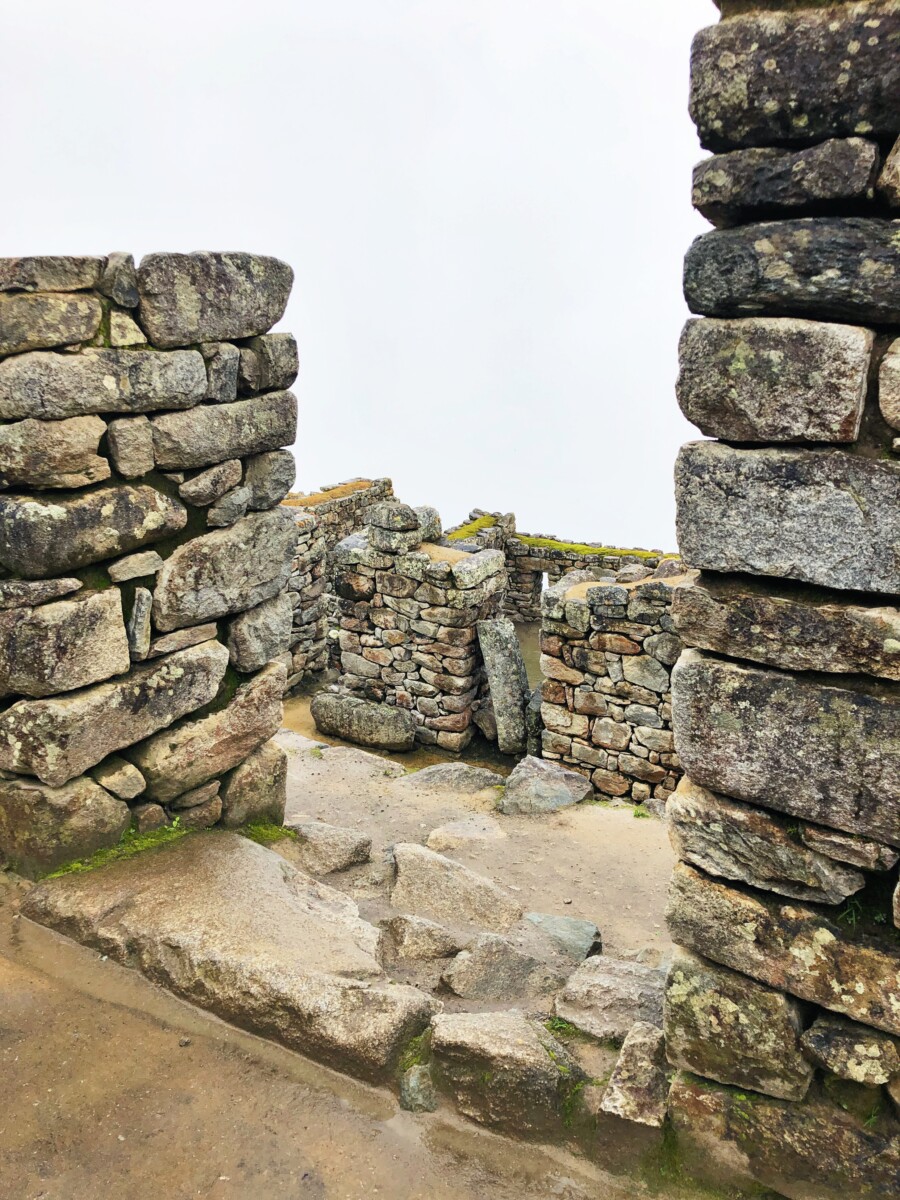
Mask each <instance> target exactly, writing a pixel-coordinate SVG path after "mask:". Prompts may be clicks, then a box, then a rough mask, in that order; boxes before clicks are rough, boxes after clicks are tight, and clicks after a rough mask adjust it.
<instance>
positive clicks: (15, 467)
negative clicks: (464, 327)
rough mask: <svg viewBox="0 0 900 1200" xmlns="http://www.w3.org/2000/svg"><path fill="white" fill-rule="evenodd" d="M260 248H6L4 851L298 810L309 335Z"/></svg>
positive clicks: (30, 866)
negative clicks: (299, 561) (289, 741)
mask: <svg viewBox="0 0 900 1200" xmlns="http://www.w3.org/2000/svg"><path fill="white" fill-rule="evenodd" d="M292 278H293V274H292V271H291V269H290V267H288V266H287V265H286V264H285V263H282V262H279V261H278V260H276V259H272V258H265V257H261V256H258V255H252V254H151V255H148V256H147V257H146V258H144V259H143V261H142V262H141V264H140V266H139V267H137V268H135V265H134V261H133V259H132V258H131V256H130V255H125V254H111V255H109V256H108V257H107V258H92V257H81V258H14V259H2V260H0V356H2V357H0V418H2V421H3V424H2V425H0V484H2V491H0V567H2V574H3V577H2V579H0V610H2V611H0V681H2V682H0V686H2V692H3V697H4V704H3V710H2V712H0V776H2V777H0V859H2V861H3V862H4V863H5V864H7V865H9V866H11V867H13V868H14V869H15V870H17V871H18V872H19V873H21V874H26V875H34V874H37V873H42V872H46V871H48V870H50V869H52V868H53V867H55V866H58V865H59V864H61V863H63V862H68V861H71V860H73V859H78V858H80V857H82V856H87V855H90V854H91V853H92V852H94V851H96V850H98V849H101V848H103V847H108V846H112V845H114V844H116V843H118V842H119V840H120V839H121V837H122V836H123V834H125V832H126V831H127V830H128V829H129V828H132V829H133V830H134V831H137V832H147V831H149V830H151V829H153V828H156V827H159V826H162V825H165V824H167V823H169V822H174V821H177V822H178V823H179V824H180V825H181V826H183V827H202V826H211V825H214V824H216V823H217V822H222V823H223V824H225V825H228V826H235V825H241V824H243V823H244V822H245V821H246V820H248V819H251V818H253V817H257V818H268V819H272V820H276V821H279V822H280V820H281V818H282V816H283V813H284V789H285V768H284V755H283V752H282V751H281V750H280V749H278V748H277V747H276V746H275V745H274V743H272V742H271V741H270V739H271V738H272V736H273V735H274V734H275V733H276V731H277V730H278V728H279V726H280V724H281V716H282V704H281V696H282V693H283V691H284V686H285V678H286V672H287V663H288V662H289V661H290V659H289V658H288V659H287V660H286V661H285V660H284V655H285V652H286V651H287V649H288V643H289V634H290V629H291V602H290V599H289V596H288V593H287V592H286V590H285V589H286V585H287V583H288V576H289V573H290V561H291V554H292V552H293V548H294V542H295V538H296V535H295V529H294V522H293V519H292V518H291V515H290V513H289V512H287V511H286V510H285V509H283V508H281V507H279V503H280V501H281V500H282V498H283V497H284V496H285V494H286V493H287V491H288V489H289V488H290V487H291V484H292V483H293V480H294V460H293V456H292V454H291V453H290V451H289V450H285V449H282V447H285V446H290V445H291V444H292V443H293V441H294V437H295V433H296V421H297V406H296V401H295V399H294V396H293V395H292V393H291V392H290V391H288V390H286V389H287V388H289V386H290V384H291V383H292V382H293V380H294V378H295V376H296V373H297V347H296V343H295V342H294V339H293V338H292V337H291V335H290V334H286V333H275V334H270V333H267V330H269V329H270V328H271V326H272V325H274V324H275V322H277V321H278V320H279V319H280V318H281V316H282V314H283V312H284V309H285V305H286V303H287V299H288V294H289V292H290V288H291V282H292Z"/></svg>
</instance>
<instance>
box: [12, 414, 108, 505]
mask: <svg viewBox="0 0 900 1200" xmlns="http://www.w3.org/2000/svg"><path fill="white" fill-rule="evenodd" d="M105 432H106V422H105V421H101V420H100V418H99V417H72V418H70V419H69V420H66V421H35V420H32V419H28V420H25V421H14V422H11V423H10V424H8V425H0V487H3V488H8V487H16V486H21V487H28V488H81V487H87V486H88V484H91V483H100V482H101V481H102V480H104V479H109V476H110V470H109V463H108V462H107V461H106V459H105V458H101V457H100V455H99V454H98V453H97V447H98V446H99V445H100V439H101V438H102V437H103V435H104V433H105Z"/></svg>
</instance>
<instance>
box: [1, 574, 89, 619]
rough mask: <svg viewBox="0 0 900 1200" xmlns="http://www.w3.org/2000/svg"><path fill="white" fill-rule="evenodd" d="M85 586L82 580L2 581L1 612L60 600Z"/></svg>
mask: <svg viewBox="0 0 900 1200" xmlns="http://www.w3.org/2000/svg"><path fill="white" fill-rule="evenodd" d="M83 586H84V585H83V584H82V582H81V580H80V579H34V580H31V579H0V612H6V611H7V610H8V609H10V608H30V607H31V606H33V605H35V604H45V603H46V602H47V601H48V600H58V599H59V598H60V596H68V595H70V594H71V593H72V592H77V591H78V590H79V589H80V588H82V587H83Z"/></svg>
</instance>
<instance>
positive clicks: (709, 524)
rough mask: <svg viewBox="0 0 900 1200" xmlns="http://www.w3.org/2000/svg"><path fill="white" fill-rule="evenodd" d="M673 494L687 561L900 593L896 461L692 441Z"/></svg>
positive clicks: (899, 490) (725, 569) (714, 568)
mask: <svg viewBox="0 0 900 1200" xmlns="http://www.w3.org/2000/svg"><path fill="white" fill-rule="evenodd" d="M675 493H676V500H677V505H678V512H677V527H678V542H679V545H680V547H681V554H682V557H683V559H684V561H685V563H686V564H687V565H689V566H691V567H699V568H701V569H702V570H709V571H722V572H729V571H739V572H746V573H748V574H751V575H774V576H779V577H782V578H788V579H799V580H803V581H804V582H807V583H816V584H821V585H822V586H823V587H831V588H838V589H852V590H858V591H873V592H888V593H897V592H900V555H898V553H897V549H896V547H897V546H898V545H900V463H893V462H886V461H884V460H880V459H870V458H863V457H861V456H860V455H853V454H846V453H844V452H842V451H839V450H800V449H791V450H781V449H777V450H776V449H772V450H762V449H759V450H757V449H748V450H736V449H734V448H733V447H731V446H727V445H724V444H723V443H721V442H689V443H688V444H687V445H686V446H683V447H682V448H681V451H680V453H679V455H678V460H677V463H676V466H675Z"/></svg>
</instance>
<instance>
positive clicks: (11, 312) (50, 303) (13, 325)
mask: <svg viewBox="0 0 900 1200" xmlns="http://www.w3.org/2000/svg"><path fill="white" fill-rule="evenodd" d="M102 315H103V313H102V310H101V308H100V301H99V300H98V299H97V297H96V296H89V295H84V294H82V295H79V294H78V293H77V292H70V293H67V292H14V293H12V294H8V295H0V354H21V353H22V351H23V350H40V349H42V348H43V347H47V346H74V345H76V344H77V343H79V342H89V341H90V340H91V338H92V337H93V336H94V335H95V334H96V332H97V330H98V329H99V328H100V318H101V317H102ZM23 415H31V414H23Z"/></svg>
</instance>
